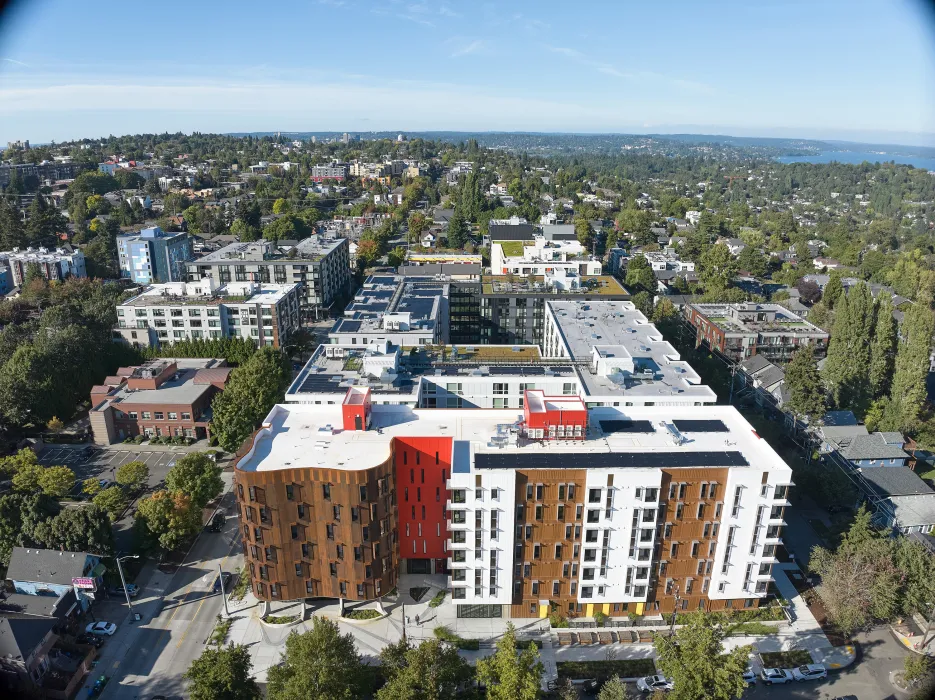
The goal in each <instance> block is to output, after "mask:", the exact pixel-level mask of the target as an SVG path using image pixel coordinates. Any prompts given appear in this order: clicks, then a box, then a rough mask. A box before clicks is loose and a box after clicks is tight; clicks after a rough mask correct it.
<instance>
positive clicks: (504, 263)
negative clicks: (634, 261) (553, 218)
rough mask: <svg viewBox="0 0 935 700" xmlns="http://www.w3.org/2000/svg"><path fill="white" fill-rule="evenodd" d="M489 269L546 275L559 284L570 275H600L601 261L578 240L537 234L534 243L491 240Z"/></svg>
mask: <svg viewBox="0 0 935 700" xmlns="http://www.w3.org/2000/svg"><path fill="white" fill-rule="evenodd" d="M490 269H491V272H493V274H495V275H543V276H546V277H549V278H553V279H555V280H558V281H560V280H561V279H562V278H564V277H566V276H568V275H569V273H572V275H571V276H575V275H600V274H601V261H600V260H598V259H597V258H595V257H593V256H591V255H590V254H589V253H588V251H587V250H586V249H585V248H584V247H583V246H582V245H581V244H580V243H579V242H578V241H577V240H573V241H569V240H549V239H547V238H546V237H545V236H543V235H535V236H534V237H533V239H532V240H531V241H495V240H494V241H492V242H491V244H490Z"/></svg>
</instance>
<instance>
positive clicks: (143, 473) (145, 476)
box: [116, 460, 149, 489]
mask: <svg viewBox="0 0 935 700" xmlns="http://www.w3.org/2000/svg"><path fill="white" fill-rule="evenodd" d="M116 481H117V483H118V484H120V485H121V486H126V487H127V488H129V489H137V488H140V487H141V486H145V485H146V482H147V481H149V467H147V466H146V462H140V461H139V460H134V461H132V462H127V463H126V464H123V465H121V466H119V467H117V475H116Z"/></svg>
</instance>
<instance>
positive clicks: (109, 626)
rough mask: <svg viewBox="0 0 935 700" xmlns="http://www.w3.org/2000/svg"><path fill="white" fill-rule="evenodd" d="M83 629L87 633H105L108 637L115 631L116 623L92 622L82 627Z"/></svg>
mask: <svg viewBox="0 0 935 700" xmlns="http://www.w3.org/2000/svg"><path fill="white" fill-rule="evenodd" d="M84 631H85V632H87V633H88V634H106V635H107V636H108V637H112V636H113V634H114V632H116V631H117V625H115V624H114V623H113V622H104V621H103V620H101V621H100V622H92V623H91V624H90V625H88V626H87V627H85V628H84Z"/></svg>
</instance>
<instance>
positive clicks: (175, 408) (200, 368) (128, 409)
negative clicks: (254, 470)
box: [89, 359, 231, 445]
mask: <svg viewBox="0 0 935 700" xmlns="http://www.w3.org/2000/svg"><path fill="white" fill-rule="evenodd" d="M225 364H226V363H225V362H224V360H215V359H158V360H150V361H149V362H147V363H145V364H143V365H140V366H139V367H122V368H120V369H119V370H117V374H116V375H115V376H113V377H107V378H106V379H105V380H104V383H103V384H101V385H98V386H95V387H93V388H92V389H91V411H90V413H89V417H90V422H91V429H92V430H93V431H94V442H95V443H97V444H98V445H112V444H114V443H116V442H123V441H124V440H125V439H126V438H128V437H134V436H136V435H147V436H150V437H156V436H159V437H189V438H195V439H199V440H200V439H203V438H206V437H208V431H209V425H210V420H211V416H210V409H211V400H212V399H213V398H214V396H215V394H217V393H218V392H219V391H222V390H223V389H224V386H225V384H226V383H227V380H228V377H229V376H230V372H231V368H230V367H226V366H225Z"/></svg>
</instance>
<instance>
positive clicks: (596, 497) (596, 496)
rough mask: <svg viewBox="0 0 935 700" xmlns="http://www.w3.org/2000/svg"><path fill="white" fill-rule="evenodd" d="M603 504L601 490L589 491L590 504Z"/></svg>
mask: <svg viewBox="0 0 935 700" xmlns="http://www.w3.org/2000/svg"><path fill="white" fill-rule="evenodd" d="M600 502H601V490H600V489H588V503H600Z"/></svg>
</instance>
